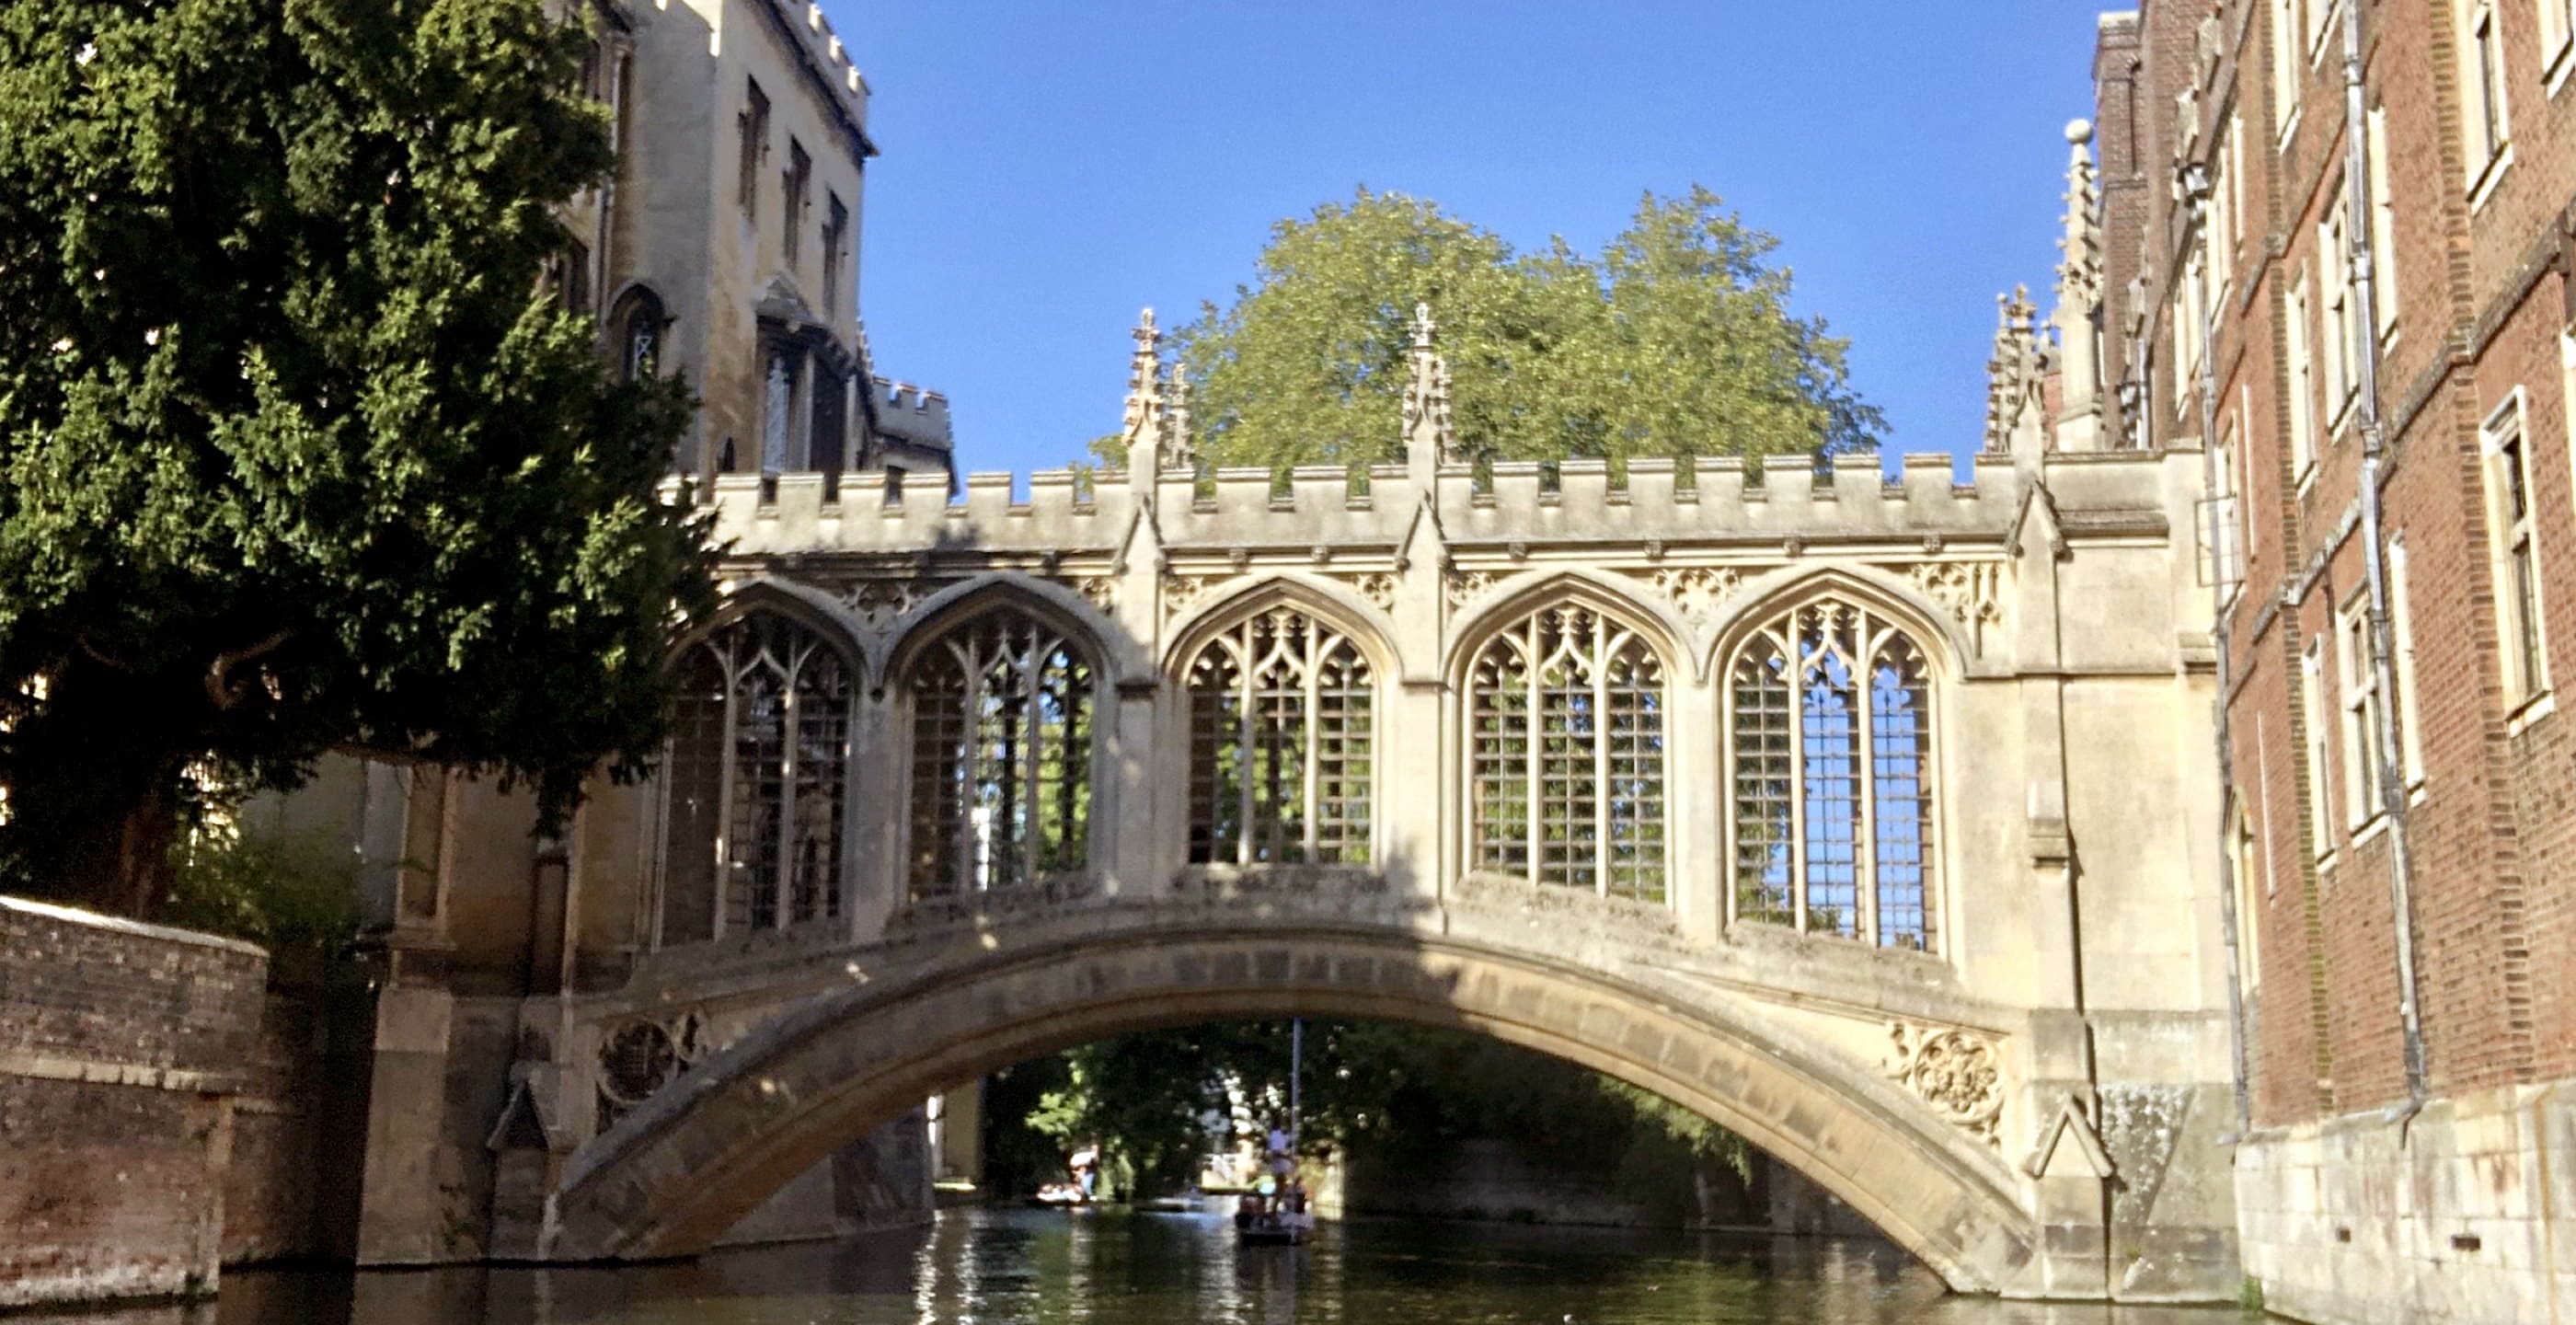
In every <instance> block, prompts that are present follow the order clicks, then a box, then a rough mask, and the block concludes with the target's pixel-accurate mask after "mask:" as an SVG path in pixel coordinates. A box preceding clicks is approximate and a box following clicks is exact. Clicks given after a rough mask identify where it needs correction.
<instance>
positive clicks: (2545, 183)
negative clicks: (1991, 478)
mask: <svg viewBox="0 0 2576 1325" xmlns="http://www.w3.org/2000/svg"><path fill="white" fill-rule="evenodd" d="M2104 33H2105V38H2104V42H2103V49H2102V51H2101V52H2100V54H2099V56H2098V57H2097V61H2096V68H2097V73H2098V74H2099V76H2100V80H2101V81H2100V87H2101V90H2102V95H2103V97H2104V99H2105V102H2106V108H2105V110H2104V115H2105V118H2106V120H2107V119H2108V118H2109V116H2110V115H2111V114H2112V113H2113V112H2112V110H2111V109H2110V108H2109V103H2112V102H2117V103H2118V104H2120V105H2124V106H2125V105H2128V104H2131V103H2132V101H2133V100H2134V104H2135V105H2136V106H2138V107H2139V108H2140V109H2139V111H2138V114H2139V116H2140V119H2141V123H2142V124H2143V125H2144V129H2143V132H2142V134H2141V141H2142V142H2145V143H2146V144H2148V147H2149V150H2148V152H2147V153H2146V157H2145V159H2144V160H2143V161H2142V162H2141V166H2142V169H2143V170H2144V171H2145V172H2146V173H2147V174H2148V175H2149V176H2150V177H2151V178H2154V179H2156V180H2157V185H2156V187H2154V188H2152V189H2150V190H2149V194H2150V197H2151V200H2152V201H2151V205H2150V206H2149V208H2148V209H2147V210H2148V216H2147V218H2146V222H2145V224H2144V226H2143V227H2142V231H2141V235H2140V239H2139V251H2138V253H2137V255H2136V257H2135V265H2136V268H2137V270H2138V271H2139V273H2140V282H2141V289H2142V290H2143V291H2144V292H2145V296H2144V298H2143V300H2142V309H2143V311H2144V313H2145V319H2144V321H2143V322H2142V323H2141V324H2140V332H2139V344H2140V345H2141V346H2142V347H2143V348H2144V350H2145V353H2144V354H2143V355H2140V356H2137V357H2135V358H2134V359H2133V360H2132V361H2131V362H2132V365H2133V367H2132V372H2131V375H2130V378H2129V380H2128V382H2127V383H2126V384H2125V390H2126V392H2127V393H2128V395H2129V397H2130V398H2132V399H2134V400H2136V401H2138V402H2139V416H2138V417H2139V427H2140V428H2141V429H2142V432H2141V434H2140V438H2141V440H2143V441H2147V442H2150V443H2152V444H2155V445H2160V446H2165V447H2168V448H2173V447H2196V446H2199V445H2200V444H2201V442H2202V441H2203V440H2204V439H2214V441H2215V445H2214V446H2213V447H2212V448H2211V450H2212V466H2211V481H2210V485H2209V487H2210V492H2211V494H2212V497H2213V501H2212V503H2211V510H2212V511H2213V512H2214V518H2213V519H2211V520H2210V521H2209V522H2208V523H2207V524H2206V525H2205V527H2204V532H2203V542H2204V545H2205V547H2207V548H2209V549H2210V553H2211V556H2210V559H2211V560H2212V562H2213V563H2214V564H2215V565H2216V566H2217V567H2219V568H2220V569H2221V570H2222V572H2223V573H2222V574H2220V575H2219V576H2217V577H2215V578H2218V579H2220V580H2221V581H2222V586H2221V589H2220V592H2219V597H2220V600H2221V608H2220V621H2221V628H2222V631H2223V636H2222V637H2223V639H2224V641H2225V642H2224V644H2223V646H2222V647H2223V650H2224V652H2225V655H2226V657H2227V677H2226V683H2225V689H2224V693H2225V695H2226V709H2225V713H2224V715H2223V716H2224V722H2225V731H2226V733H2227V737H2226V743H2227V764H2226V768H2227V771H2228V781H2227V787H2226V793H2227V810H2226V814H2227V818H2226V829H2227V831H2226V833H2225V835H2224V839H2223V840H2224V841H2225V843H2226V847H2225V850H2226V853H2227V859H2228V862H2229V868H2230V871H2231V873H2232V875H2233V876H2234V878H2233V886H2232V889H2231V899H2230V900H2231V901H2232V903H2233V910H2234V912H2235V914H2234V916H2233V923H2232V934H2231V938H2232V939H2233V948H2234V951H2235V953H2236V958H2237V960H2236V968H2237V969H2236V982H2237V985H2238V992H2239V996H2240V997H2239V1002H2240V1005H2241V1009H2242V1011H2241V1014H2240V1036H2241V1041H2242V1044H2243V1057H2242V1063H2241V1067H2240V1073H2239V1080H2240V1090H2241V1096H2242V1101H2241V1105H2240V1107H2241V1108H2242V1109H2243V1111H2244V1119H2243V1128H2244V1137H2243V1140H2242V1142H2241V1144H2240V1146H2239V1148H2238V1151H2237V1178H2238V1188H2239V1200H2240V1204H2241V1207H2242V1209H2243V1210H2244V1212H2245V1219H2246V1239H2245V1254H2246V1264H2247V1269H2248V1271H2249V1273H2250V1274H2251V1275H2252V1276H2253V1277H2254V1279H2255V1280H2256V1281H2257V1283H2258V1285H2259V1287H2260V1288H2261V1289H2262V1290H2263V1292H2264V1294H2265V1296H2266V1300H2267V1302H2268V1303H2269V1305H2270V1306H2271V1307H2272V1308H2273V1309H2274V1310H2277V1311H2284V1312H2288V1313H2291V1314H2294V1315H2298V1316H2301V1317H2303V1318H2307V1319H2314V1320H2326V1321H2427V1320H2458V1321H2468V1320H2503V1319H2524V1320H2548V1319H2557V1318H2558V1317H2559V1316H2560V1315H2562V1314H2564V1313H2565V1312H2567V1311H2568V1310H2570V1309H2571V1305H2576V1298H2571V1297H2570V1295H2569V1292H2568V1289H2567V1286H2566V1279H2565V1275H2564V1270H2563V1267H2565V1266H2566V1265H2568V1264H2570V1263H2571V1261H2570V1253H2571V1251H2576V1241H2571V1238H2576V1232H2571V1227H2570V1224H2569V1222H2568V1216H2567V1214H2566V1211H2567V1210H2568V1209H2569V1206H2568V1204H2567V1201H2566V1198H2565V1196H2564V1195H2563V1194H2561V1195H2558V1196H2552V1195H2551V1187H2552V1175H2563V1174H2564V1172H2565V1171H2566V1167H2567V1165H2568V1163H2569V1162H2570V1160H2571V1158H2576V1156H2571V1155H2570V1154H2569V1152H2568V1141H2567V1139H2566V1132H2565V1124H2564V1121H2563V1118H2562V1119H2559V1120H2558V1121H2556V1122H2554V1123H2553V1122H2552V1121H2551V1120H2552V1119H2553V1118H2556V1117H2557V1115H2556V1114H2555V1113H2553V1111H2552V1110H2553V1106H2551V1105H2550V1104H2549V1101H2550V1100H2552V1099H2554V1098H2556V1095H2555V1092H2556V1091H2558V1090H2560V1089H2561V1088H2563V1086H2564V1085H2565V1083H2566V1082H2567V1081H2568V1080H2569V1078H2570V1075H2571V1073H2576V982H2571V980H2570V978H2569V976H2568V971H2569V970H2570V969H2571V968H2570V964H2569V963H2568V961H2567V960H2566V954H2567V953H2568V952H2569V951H2570V950H2571V943H2576V890H2571V889H2570V887H2569V886H2568V873H2567V870H2566V868H2565V864H2566V862H2565V861H2564V860H2563V859H2561V857H2563V856H2565V855H2566V844H2567V843H2568V842H2569V841H2571V840H2576V838H2571V832H2576V829H2571V823H2576V820H2571V818H2570V816H2569V815H2568V814H2567V813H2566V805H2567V803H2568V801H2569V798H2570V795H2571V792H2576V772H2571V765H2570V764H2569V761H2568V758H2567V750H2566V748H2565V743H2566V740H2567V738H2566V736H2565V733H2564V730H2563V724H2564V722H2565V719H2560V718H2557V717H2556V716H2555V712H2554V710H2555V708H2556V703H2555V700H2554V698H2553V694H2554V691H2553V686H2552V679H2551V678H2552V677H2553V675H2556V674H2558V673H2559V672H2560V671H2562V670H2563V668H2564V667H2565V666H2566V665H2568V664H2565V663H2564V662H2562V661H2560V660H2563V659H2566V658H2568V657H2570V656H2576V655H2571V654H2570V653H2569V650H2570V649H2571V648H2576V635H2571V634H2570V631H2571V630H2576V614H2571V613H2570V612H2568V611H2566V610H2562V607H2563V605H2564V604H2566V603H2568V602H2571V601H2576V599H2571V598H2570V597H2569V595H2570V594H2576V520H2571V519H2570V518H2569V517H2570V514H2571V512H2576V504H2571V503H2576V497H2571V488H2570V485H2569V484H2570V477H2569V476H2570V472H2571V471H2570V459H2571V457H2570V445H2569V435H2570V434H2569V426H2570V418H2571V416H2570V413H2569V408H2568V406H2569V400H2568V396H2569V385H2568V384H2569V380H2570V365H2571V364H2576V355H2571V351H2570V345H2571V342H2570V340H2569V338H2568V335H2567V329H2568V325H2569V309H2570V308H2571V307H2576V303H2571V301H2570V299H2569V298H2568V296H2569V294H2570V288H2571V287H2570V273H2569V270H2568V266H2567V260H2566V257H2565V254H2566V253H2567V252H2568V244H2567V242H2566V240H2565V239H2564V236H2565V235H2566V234H2567V233H2569V231H2570V226H2571V217H2570V213H2569V210H2568V208H2567V199H2568V197H2569V195H2570V191H2571V188H2576V112H2571V111H2570V110H2569V99H2568V95H2567V93H2566V91H2565V85H2566V83H2567V82H2568V81H2569V71H2570V67H2571V63H2576V53H2571V49H2570V38H2569V18H2568V13H2567V8H2566V6H2564V5H2558V4H2549V3H2517V2H2515V0H2491V2H2490V0H2383V2H2382V3H2373V4H2357V3H2344V4H2334V3H2327V2H2326V0H2230V2H2229V3H2224V4H2219V5H2215V6H2212V5H2208V4H2199V3H2193V4H2183V3H2165V2H2164V0H2151V2H2150V3H2148V4H2146V5H2144V6H2143V8H2142V11H2141V12H2140V13H2139V14H2136V15H2132V16H2126V17H2123V18H2120V19H2117V20H2110V19H2106V20H2105V28H2104ZM2115 38H2116V39H2115ZM2348 58H2349V65H2348V63H2347V60H2348ZM2348 72H2349V73H2350V74H2351V75H2353V77H2351V78H2348V77H2347V74H2348ZM2356 83H2357V85H2356ZM2132 89H2142V90H2143V91H2142V92H2139V93H2135V94H2133V91H2132ZM2356 103H2357V104H2358V106H2359V114H2358V117H2357V118H2356V116H2355V115H2354V113H2353V111H2352V109H2351V108H2352V107H2353V106H2354V105H2355V104H2356ZM2168 181H2169V182H2170V185H2169V186H2168ZM2204 319H2205V321H2204ZM2204 326H2205V328H2206V334H2204V330H2203V328H2204ZM2204 344H2205V349H2204V348H2203V346H2204ZM2204 365H2206V373H2205V374H2204V372H2203V367H2204ZM2374 475H2375V477H2374ZM2374 493H2375V495H2376V498H2377V500H2376V502H2375V503H2374V502H2371V501H2367V500H2365V498H2366V497H2368V496H2370V495H2372V494H2374ZM2374 580H2376V582H2377V585H2378V586H2379V587H2378V588H2377V589H2374ZM2526 585H2527V586H2528V589H2527V590H2526V589H2525V587H2524V586H2526ZM2380 621H2384V622H2385V623H2386V628H2385V629H2384V630H2382V629H2380V628H2379V627H2378V624H2377V623H2378V622H2380ZM2383 718H2384V719H2385V720H2384V721H2383ZM2391 789H2394V794H2391ZM2401 850H2402V853H2403V858H2402V859H2401V858H2400V853H2401ZM2558 1181H2560V1182H2561V1183H2563V1177H2561V1178H2559V1179H2558ZM2552 1247H2555V1248H2557V1250H2556V1251H2551V1250H2550V1248H2552ZM2553 1265H2554V1266H2557V1267H2560V1268H2559V1269H2558V1270H2555V1271H2553V1270H2552V1269H2551V1268H2550V1267H2552V1266H2553Z"/></svg>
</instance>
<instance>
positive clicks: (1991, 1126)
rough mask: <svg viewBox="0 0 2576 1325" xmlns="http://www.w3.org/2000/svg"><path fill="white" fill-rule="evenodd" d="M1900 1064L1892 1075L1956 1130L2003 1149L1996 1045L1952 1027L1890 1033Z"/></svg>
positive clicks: (1899, 1026)
mask: <svg viewBox="0 0 2576 1325" xmlns="http://www.w3.org/2000/svg"><path fill="white" fill-rule="evenodd" d="M1888 1037H1889V1040H1890V1041H1891V1043H1892V1045H1893V1048H1894V1051H1895V1058H1894V1060H1893V1061H1891V1062H1889V1063H1888V1064H1887V1065H1886V1070H1887V1075H1888V1076H1889V1077H1891V1078H1893V1079H1895V1080H1897V1081H1900V1082H1903V1083H1904V1084H1905V1086H1906V1088H1907V1089H1909V1090H1911V1091H1913V1092H1914V1093H1915V1094H1916V1095H1917V1096H1919V1097H1921V1098H1922V1100H1923V1102H1924V1103H1926V1104H1929V1105H1931V1106H1932V1110H1933V1112H1935V1113H1938V1114H1940V1115H1941V1116H1942V1117H1943V1118H1946V1119H1948V1120H1949V1121H1950V1122H1951V1124H1952V1125H1954V1126H1956V1127H1959V1128H1960V1129H1962V1130H1964V1131H1966V1132H1967V1133H1968V1134H1969V1135H1971V1136H1973V1137H1976V1138H1977V1139H1978V1140H1980V1141H1983V1142H1985V1143H1986V1144H1987V1145H1988V1146H1989V1147H1999V1146H2001V1145H2002V1137H2001V1124H2002V1122H2003V1112H2004V1090H2003V1055H2002V1053H2001V1052H2000V1051H1998V1050H1997V1049H1996V1047H1995V1042H1994V1041H1993V1040H1991V1039H1988V1038H1986V1037H1985V1036H1982V1035H1977V1034H1975V1033H1973V1032H1969V1031H1963V1030H1958V1029H1954V1028H1950V1027H1933V1026H1909V1025H1907V1024H1906V1023H1904V1022H1901V1021H1900V1022H1896V1023H1894V1024H1893V1025H1891V1026H1890V1027H1889V1028H1888Z"/></svg>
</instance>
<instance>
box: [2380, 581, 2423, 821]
mask: <svg viewBox="0 0 2576 1325" xmlns="http://www.w3.org/2000/svg"><path fill="white" fill-rule="evenodd" d="M2409 583H2410V575H2409V564H2408V562H2407V554H2406V536H2405V535H2404V534H2403V533H2400V534H2396V535H2393V536H2391V537H2390V538H2389V540H2388V633H2389V635H2390V636H2391V637H2392V638H2391V642H2392V643H2393V644H2394V645H2395V646H2396V650H2397V657H2396V659H2395V661H2396V664H2397V668H2396V671H2397V722H2398V732H2397V744H2398V747H2399V749H2398V753H2399V754H2400V755H2402V756H2403V757H2404V761H2405V773H2406V786H2407V789H2408V790H2409V791H2420V790H2422V788H2423V786H2424V721H2423V718H2422V717H2421V715H2420V713H2419V710H2418V708H2417V693H2418V692H2417V690H2416V688H2415V595H2414V592H2413V590H2412V589H2410V588H2409V587H2408V585H2409Z"/></svg>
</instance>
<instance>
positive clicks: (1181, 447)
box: [1162, 363, 1199, 470]
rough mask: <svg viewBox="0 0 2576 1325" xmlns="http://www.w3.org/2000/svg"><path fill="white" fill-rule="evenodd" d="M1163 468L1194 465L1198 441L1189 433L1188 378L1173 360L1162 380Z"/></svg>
mask: <svg viewBox="0 0 2576 1325" xmlns="http://www.w3.org/2000/svg"><path fill="white" fill-rule="evenodd" d="M1163 390H1164V401H1163V456H1162V460H1163V468H1165V469H1187V470H1196V469H1197V468H1198V457H1199V453H1198V444H1197V442H1196V441H1194V440H1193V439H1192V438H1191V436H1190V378H1189V374H1187V373H1185V372H1183V371H1181V366H1180V365H1179V364H1177V363H1175V364H1173V365H1172V370H1171V375H1170V376H1169V377H1168V378H1167V379H1166V380H1165V382H1164V387H1163Z"/></svg>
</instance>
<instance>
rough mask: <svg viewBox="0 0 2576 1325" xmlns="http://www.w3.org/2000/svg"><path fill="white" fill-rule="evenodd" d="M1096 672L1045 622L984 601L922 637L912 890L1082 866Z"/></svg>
mask: <svg viewBox="0 0 2576 1325" xmlns="http://www.w3.org/2000/svg"><path fill="white" fill-rule="evenodd" d="M1095 677H1096V673H1095V671H1094V669H1093V666H1092V663H1091V661H1090V659H1089V658H1088V657H1087V656H1086V655H1085V654H1084V653H1083V652H1081V651H1080V650H1078V649H1077V648H1075V647H1074V646H1073V645H1072V644H1071V643H1070V642H1068V641H1067V640H1066V639H1065V637H1064V636H1063V635H1062V634H1061V633H1059V632H1058V631H1056V630H1055V629H1054V628H1053V627H1051V626H1049V625H1047V624H1046V623H1045V622H1043V621H1040V620H1038V619H1037V618H1035V617H1033V616H1030V615H1028V614H1027V613H1025V612H1021V611H1018V610H1015V609H1011V608H1000V609H996V610H994V611H990V612H986V613H984V614H982V615H980V616H977V617H975V618H974V619H972V620H970V621H968V622H966V623H964V624H963V625H960V626H958V627H956V628H955V629H953V630H951V631H949V632H948V633H947V634H946V635H944V636H942V637H941V638H940V639H938V640H936V641H934V642H933V643H931V644H930V645H929V646H928V647H926V648H924V649H923V650H922V651H921V652H920V654H919V655H918V656H917V657H916V659H915V660H914V661H913V663H912V664H911V666H910V667H909V669H908V670H907V673H906V676H905V689H906V692H907V693H908V694H909V695H910V696H911V700H912V807H911V828H912V841H911V848H910V861H909V865H908V873H909V878H910V889H911V895H912V899H913V900H914V901H923V900H926V899H930V898H936V897H946V896H954V895H958V894H964V893H977V892H987V891H991V890H993V889H997V888H1009V887H1014V886H1019V885H1025V884H1030V883H1036V882H1041V881H1044V880H1046V879H1048V878H1050V877H1053V876H1056V875H1062V874H1068V873H1073V872H1075V871H1078V870H1081V869H1082V868H1083V867H1084V866H1085V864H1086V863H1087V862H1088V860H1089V853H1090V841H1091V748H1092V740H1093V737H1092V721H1093V712H1094V708H1095V698H1096V697H1095V694H1094V690H1095V688H1096V684H1097V682H1096V679H1095Z"/></svg>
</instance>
